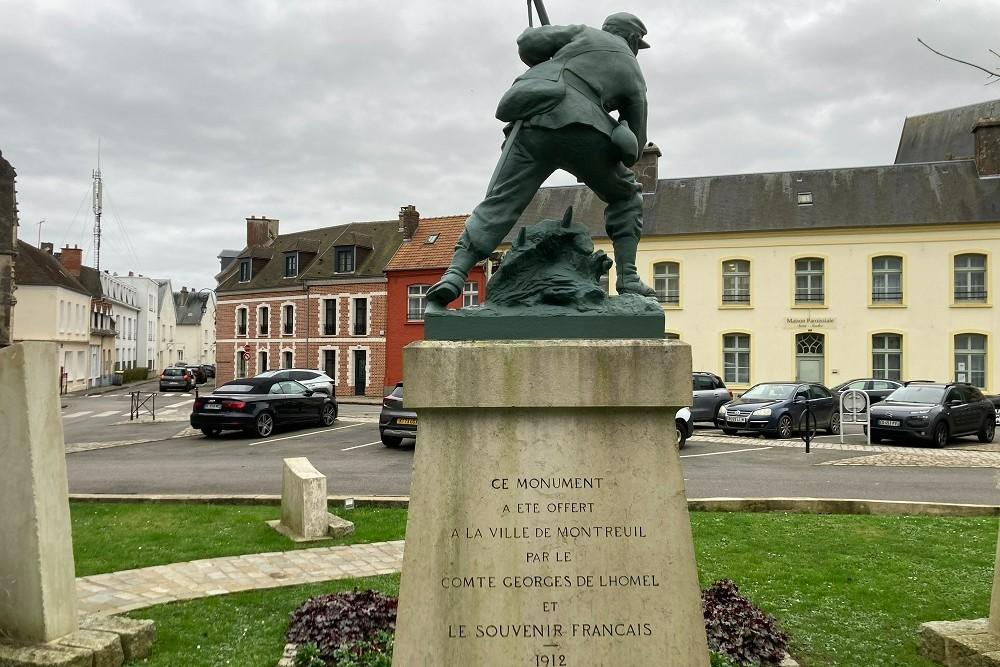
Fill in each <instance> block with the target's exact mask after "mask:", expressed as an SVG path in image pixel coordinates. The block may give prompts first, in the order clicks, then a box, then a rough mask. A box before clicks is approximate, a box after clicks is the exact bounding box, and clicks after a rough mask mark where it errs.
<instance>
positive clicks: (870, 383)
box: [830, 378, 903, 410]
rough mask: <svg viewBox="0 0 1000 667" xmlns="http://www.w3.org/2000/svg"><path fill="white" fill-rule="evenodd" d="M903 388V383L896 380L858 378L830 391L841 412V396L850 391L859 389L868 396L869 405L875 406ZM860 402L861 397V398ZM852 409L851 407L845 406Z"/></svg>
mask: <svg viewBox="0 0 1000 667" xmlns="http://www.w3.org/2000/svg"><path fill="white" fill-rule="evenodd" d="M902 386H903V383H902V382H896V381H895V380H882V379H879V378H858V379H856V380H848V381H847V382H844V383H842V384H838V385H837V386H836V387H834V388H832V389H831V390H830V391H831V392H833V397H834V398H836V399H837V407H836V409H837V410H840V396H841V394H843V393H844V392H845V391H847V390H848V389H857V390H858V391H863V392H865V393H866V394H868V403H869V405H875V404H876V403H879V402H881V401H884V400H885V397H886V396H888V395H889V394H891V393H892V392H894V391H896V390H897V389H899V388H900V387H902ZM859 400H860V397H859ZM845 407H850V406H845Z"/></svg>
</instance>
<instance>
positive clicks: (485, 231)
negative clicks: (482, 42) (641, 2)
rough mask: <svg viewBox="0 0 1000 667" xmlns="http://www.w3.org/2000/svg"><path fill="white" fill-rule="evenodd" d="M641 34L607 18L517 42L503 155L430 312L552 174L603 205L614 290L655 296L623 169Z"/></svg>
mask: <svg viewBox="0 0 1000 667" xmlns="http://www.w3.org/2000/svg"><path fill="white" fill-rule="evenodd" d="M543 22H544V18H543ZM645 34H646V27H645V26H644V25H643V23H642V21H640V20H639V19H638V18H637V17H635V16H633V15H632V14H627V13H624V12H622V13H618V14H612V15H611V16H609V17H608V18H607V19H606V20H605V21H604V26H603V27H602V29H601V30H597V29H595V28H590V27H588V26H584V25H568V26H558V25H543V26H540V27H538V28H528V29H527V30H525V31H524V32H523V33H522V34H521V36H520V37H518V40H517V46H518V53H519V54H520V56H521V60H523V61H524V63H525V64H526V65H528V66H529V67H530V69H529V70H528V71H527V72H525V73H524V74H522V75H521V76H520V77H518V78H517V79H516V80H515V81H514V84H513V85H512V86H511V87H510V89H509V90H508V91H507V92H506V93H505V94H504V96H503V98H502V99H501V100H500V104H499V105H498V107H497V114H496V115H497V118H499V119H500V120H502V121H505V122H507V123H508V125H507V127H506V128H505V130H504V131H505V133H506V134H507V139H506V141H505V142H504V148H503V153H502V154H501V156H500V160H499V162H498V163H497V166H496V169H495V171H494V173H493V178H492V179H491V180H490V184H489V187H488V188H487V191H486V198H485V199H484V200H483V202H482V203H481V204H479V206H477V207H476V208H475V210H474V211H473V212H472V215H471V216H469V219H468V220H467V221H466V223H465V231H464V232H463V233H462V236H461V238H460V239H459V241H458V244H457V245H456V247H455V254H454V256H453V258H452V261H451V266H450V267H449V268H448V269H447V270H446V271H445V273H444V275H443V276H442V277H441V280H440V281H438V282H437V283H436V284H435V285H434V286H433V287H431V289H430V290H429V291H428V293H427V298H428V301H429V302H430V304H431V305H432V306H436V307H437V308H443V307H444V306H445V305H446V304H448V303H449V302H451V301H452V300H453V299H455V298H456V297H457V296H458V295H459V294H461V292H462V287H463V285H464V283H465V280H466V276H467V275H468V272H469V270H470V269H471V268H472V267H473V266H474V265H475V264H476V263H477V262H479V261H482V260H483V259H485V258H486V257H488V256H489V255H490V253H492V252H493V251H494V250H496V248H497V246H498V245H499V244H500V242H501V241H502V240H503V238H504V236H505V235H506V234H507V233H509V232H510V230H511V229H512V228H513V226H514V224H515V223H516V222H517V220H518V218H520V216H521V213H523V212H524V209H525V208H526V207H527V206H528V204H529V203H530V202H531V199H532V197H534V195H535V193H536V192H537V191H538V188H539V187H541V185H542V183H544V182H545V179H547V178H548V177H549V176H550V175H551V174H552V173H553V172H554V171H555V170H557V169H564V170H566V171H568V172H569V173H571V174H573V175H574V176H576V177H577V179H578V180H580V181H581V182H583V183H584V184H586V185H587V186H588V187H589V188H590V189H591V190H593V191H594V192H595V193H596V194H597V196H598V197H600V198H601V200H603V201H604V202H605V203H607V209H606V211H605V224H606V227H607V232H608V237H609V238H610V239H611V242H612V244H613V246H614V256H615V266H616V272H617V282H616V288H617V290H618V293H619V294H620V295H637V296H642V297H654V296H655V292H654V291H653V290H652V289H651V288H650V287H649V286H648V285H645V284H643V282H642V281H641V280H640V279H639V275H638V273H637V272H636V267H635V255H636V249H637V247H638V245H639V237H640V235H641V233H642V195H641V194H640V191H641V186H640V185H639V183H638V182H637V181H636V179H635V175H634V174H633V173H632V171H631V170H630V169H629V167H631V166H632V165H633V164H634V163H635V161H636V160H637V159H638V158H639V154H640V150H641V147H642V146H644V145H645V144H646V81H645V79H644V78H643V76H642V71H641V70H640V69H639V63H638V61H637V60H636V54H637V53H638V51H639V49H644V48H648V47H649V45H648V44H647V43H646V42H645V41H643V37H644V36H645ZM612 111H616V112H618V119H617V120H616V119H614V118H612V117H611V116H610V115H609V113H610V112H612ZM605 270H607V268H605ZM429 310H430V309H429ZM661 316H662V312H661Z"/></svg>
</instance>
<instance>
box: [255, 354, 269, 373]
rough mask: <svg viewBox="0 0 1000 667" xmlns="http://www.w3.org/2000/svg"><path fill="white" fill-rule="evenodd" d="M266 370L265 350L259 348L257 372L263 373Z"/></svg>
mask: <svg viewBox="0 0 1000 667" xmlns="http://www.w3.org/2000/svg"><path fill="white" fill-rule="evenodd" d="M266 370H267V350H260V351H259V352H257V373H258V374H260V373H263V372H264V371H266Z"/></svg>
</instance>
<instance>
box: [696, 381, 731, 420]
mask: <svg viewBox="0 0 1000 667" xmlns="http://www.w3.org/2000/svg"><path fill="white" fill-rule="evenodd" d="M691 387H692V390H693V391H694V399H693V401H692V403H691V421H693V422H712V423H713V424H715V425H716V426H718V425H719V408H721V407H722V406H723V405H725V404H726V403H728V402H729V401H731V400H733V392H731V391H729V390H728V389H726V383H725V382H723V381H722V378H720V377H719V376H718V375H716V374H715V373H706V372H704V371H695V372H694V373H692V374H691Z"/></svg>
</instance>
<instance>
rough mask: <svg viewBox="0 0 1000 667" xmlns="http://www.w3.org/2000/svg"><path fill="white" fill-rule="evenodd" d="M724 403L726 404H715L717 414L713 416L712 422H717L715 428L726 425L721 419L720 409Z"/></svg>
mask: <svg viewBox="0 0 1000 667" xmlns="http://www.w3.org/2000/svg"><path fill="white" fill-rule="evenodd" d="M723 405H725V403H719V404H718V405H716V406H715V416H714V417H712V423H713V424H715V428H722V427H723V426H724V424H723V423H722V422H721V421H719V410H721V409H722V406H723Z"/></svg>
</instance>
